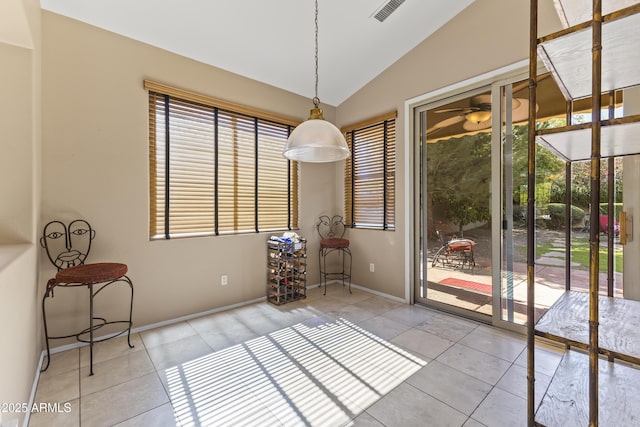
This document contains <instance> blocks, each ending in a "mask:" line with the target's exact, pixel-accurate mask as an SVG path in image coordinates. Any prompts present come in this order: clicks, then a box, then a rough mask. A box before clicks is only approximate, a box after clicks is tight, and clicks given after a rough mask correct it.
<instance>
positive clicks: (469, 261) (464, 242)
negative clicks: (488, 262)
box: [431, 230, 476, 268]
mask: <svg viewBox="0 0 640 427" xmlns="http://www.w3.org/2000/svg"><path fill="white" fill-rule="evenodd" d="M436 234H437V235H438V239H439V240H440V243H441V245H442V246H440V248H439V249H438V250H437V251H436V253H435V255H434V256H433V260H432V261H431V266H432V267H437V266H438V265H440V266H441V267H454V268H456V267H457V268H464V267H465V266H468V267H469V268H473V267H475V265H476V261H475V259H474V256H473V251H474V247H475V245H476V242H475V241H473V240H471V239H464V238H460V239H458V238H453V239H451V240H447V237H446V235H445V234H444V232H443V231H442V230H436Z"/></svg>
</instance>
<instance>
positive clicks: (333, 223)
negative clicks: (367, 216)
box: [316, 215, 346, 239]
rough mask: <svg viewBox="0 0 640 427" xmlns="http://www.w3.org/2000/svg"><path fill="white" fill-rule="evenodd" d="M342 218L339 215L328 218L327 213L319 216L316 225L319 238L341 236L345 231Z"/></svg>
mask: <svg viewBox="0 0 640 427" xmlns="http://www.w3.org/2000/svg"><path fill="white" fill-rule="evenodd" d="M345 228H346V227H345V225H344V220H343V219H342V217H341V216H340V215H334V216H333V217H331V218H329V217H328V216H327V215H322V216H321V217H320V222H318V224H317V225H316V229H317V230H318V234H319V235H320V238H321V239H333V238H341V237H342V236H344V231H345Z"/></svg>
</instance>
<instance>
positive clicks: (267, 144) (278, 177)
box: [258, 121, 290, 230]
mask: <svg viewBox="0 0 640 427" xmlns="http://www.w3.org/2000/svg"><path fill="white" fill-rule="evenodd" d="M288 137H289V126H286V125H281V124H277V123H269V122H262V121H261V122H260V123H259V127H258V138H259V139H258V188H259V191H258V212H260V216H259V217H258V228H259V229H261V230H277V229H278V228H279V226H280V224H283V223H284V224H286V223H288V222H289V220H290V219H289V214H290V212H289V197H288V194H287V193H285V192H283V191H281V189H282V188H289V186H290V184H289V166H288V161H287V159H286V158H285V157H284V156H283V155H282V146H283V143H286V141H287V138H288Z"/></svg>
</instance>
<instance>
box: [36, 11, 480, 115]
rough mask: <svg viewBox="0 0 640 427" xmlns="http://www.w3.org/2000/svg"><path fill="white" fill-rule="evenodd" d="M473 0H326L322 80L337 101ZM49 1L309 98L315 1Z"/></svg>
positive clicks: (324, 93) (321, 89)
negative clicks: (384, 14)
mask: <svg viewBox="0 0 640 427" xmlns="http://www.w3.org/2000/svg"><path fill="white" fill-rule="evenodd" d="M473 1H474V0H428V1H426V0H405V1H404V2H401V1H397V2H398V3H401V4H400V6H399V7H398V8H397V9H396V10H395V12H393V13H392V14H391V15H389V16H388V18H387V19H386V20H384V22H379V21H378V20H377V19H375V18H374V17H373V15H374V14H375V13H376V12H378V11H379V10H380V9H381V8H382V7H383V6H384V5H386V4H387V3H389V2H390V1H389V0H319V15H318V25H319V36H318V44H319V71H318V72H319V86H318V96H319V98H320V99H321V101H322V102H323V103H325V104H329V105H333V106H337V105H339V104H340V103H342V102H343V101H344V100H345V99H347V98H348V97H349V96H351V95H353V94H354V93H355V92H356V91H358V90H359V89H360V88H362V87H363V86H364V85H366V84H367V83H368V82H369V81H371V80H372V79H373V78H374V77H375V76H377V75H378V74H380V73H381V72H382V71H384V70H385V69H386V68H387V67H389V66H390V65H391V64H393V63H394V62H395V61H397V60H398V59H399V58H400V57H402V56H403V55H404V54H405V53H407V52H408V51H410V50H411V49H412V48H413V47H415V46H416V45H418V44H419V43H420V42H422V41H423V40H424V39H426V38H427V37H429V35H431V34H432V33H433V32H435V31H436V30H437V29H438V28H440V27H441V26H443V25H444V24H445V23H446V22H448V21H449V20H450V19H451V18H453V17H454V16H455V15H457V14H458V13H459V12H460V11H462V10H463V9H464V8H465V7H467V6H468V5H469V4H471V3H473ZM41 5H42V8H43V9H45V10H48V11H51V12H55V13H58V14H61V15H65V16H68V17H70V18H73V19H77V20H79V21H83V22H86V23H88V24H91V25H94V26H96V27H100V28H103V29H106V30H109V31H112V32H115V33H118V34H121V35H124V36H126V37H130V38H132V39H135V40H139V41H141V42H144V43H147V44H150V45H153V46H157V47H159V48H162V49H165V50H168V51H171V52H174V53H177V54H180V55H183V56H186V57H189V58H192V59H195V60H197V61H200V62H203V63H206V64H210V65H213V66H216V67H219V68H222V69H225V70H228V71H231V72H234V73H236V74H240V75H242V76H245V77H249V78H251V79H255V80H258V81H261V82H263V83H267V84H270V85H273V86H276V87H279V88H282V89H285V90H288V91H291V92H294V93H297V94H300V95H303V96H305V97H309V98H313V96H314V89H315V84H314V79H315V76H314V73H315V71H314V68H315V60H314V51H315V45H314V37H315V24H314V19H315V18H314V14H315V3H314V0H233V1H231V0H224V1H222V0H90V1H87V0H41Z"/></svg>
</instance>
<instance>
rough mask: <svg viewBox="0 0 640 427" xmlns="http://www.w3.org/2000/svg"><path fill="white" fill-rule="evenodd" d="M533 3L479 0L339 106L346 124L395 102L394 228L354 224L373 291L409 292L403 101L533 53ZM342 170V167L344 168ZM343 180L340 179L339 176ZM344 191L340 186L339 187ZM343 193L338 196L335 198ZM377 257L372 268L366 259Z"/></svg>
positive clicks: (549, 23) (358, 276) (365, 278)
mask: <svg viewBox="0 0 640 427" xmlns="http://www.w3.org/2000/svg"><path fill="white" fill-rule="evenodd" d="M541 3H543V4H542V5H541V9H540V14H541V15H540V34H546V33H548V32H551V31H553V30H556V29H559V21H558V18H557V16H556V14H555V11H554V9H553V5H552V3H551V2H541ZM528 43H529V2H528V1H524V0H519V1H504V0H476V1H475V2H473V3H472V4H471V5H470V6H469V7H467V8H466V9H465V10H463V11H462V12H461V13H460V14H459V15H458V16H456V17H454V18H453V19H452V20H451V21H450V22H449V23H447V24H446V25H445V26H444V27H442V28H441V29H440V30H438V31H437V32H435V33H434V34H433V35H432V36H431V37H429V38H428V39H426V40H425V41H424V42H422V43H421V44H419V45H418V46H417V47H416V48H414V49H413V50H412V51H411V52H409V53H408V54H407V55H405V56H404V57H402V58H401V59H399V60H398V61H397V62H396V63H394V64H393V65H391V66H390V67H389V68H388V69H386V70H385V71H384V72H383V73H381V74H380V75H379V76H377V77H376V78H375V79H373V80H372V81H371V82H369V83H368V84H367V85H366V86H365V87H364V88H362V89H361V90H360V91H358V92H357V93H356V94H355V95H353V96H351V97H350V98H349V99H348V100H346V101H345V102H343V103H342V104H340V105H339V106H338V111H337V120H338V122H339V125H340V126H342V125H345V124H349V123H353V122H357V121H359V120H363V119H366V118H367V117H373V116H375V115H377V114H381V113H384V112H386V111H390V110H393V109H397V111H398V119H397V122H396V123H397V133H396V138H397V149H396V150H397V151H396V159H397V162H398V164H397V167H396V230H395V231H394V232H389V231H371V230H350V235H351V240H352V242H353V243H352V246H353V248H352V252H353V254H354V255H353V256H354V259H355V260H356V261H355V262H354V268H355V270H354V272H353V277H354V282H355V283H362V284H366V285H367V286H368V287H370V288H371V289H373V290H375V291H379V292H383V293H386V294H389V295H394V296H397V297H401V298H405V297H406V296H405V283H406V282H405V280H408V278H406V277H405V260H406V259H407V257H410V256H411V254H410V253H407V251H406V250H405V244H406V243H407V242H406V239H405V234H406V232H407V227H409V228H411V227H412V225H411V224H407V223H406V221H405V212H406V211H407V209H408V208H409V204H410V202H411V200H407V199H406V197H405V191H406V190H405V189H406V188H407V187H408V186H410V185H411V183H410V182H406V181H405V170H406V169H407V168H410V165H408V164H405V162H404V159H405V154H406V150H407V149H411V147H410V144H409V142H408V141H407V139H408V138H409V135H406V134H405V130H404V121H405V112H404V110H403V109H404V102H405V101H407V100H409V99H412V98H415V97H418V96H420V95H424V94H427V93H429V92H433V91H435V90H437V89H441V88H445V87H447V86H450V85H453V84H455V83H458V82H460V81H464V80H466V79H470V78H472V77H475V76H478V75H481V74H484V73H488V72H491V71H494V70H497V69H499V68H501V67H505V66H507V65H511V64H513V63H516V62H518V61H521V60H525V59H528V56H529V48H528V46H529V44H528ZM341 173H342V172H341V171H338V174H339V175H340V174H341ZM338 179H339V178H338ZM340 191H341V190H340ZM338 199H339V197H338ZM371 262H374V263H375V264H376V268H375V273H370V272H369V263H371Z"/></svg>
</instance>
